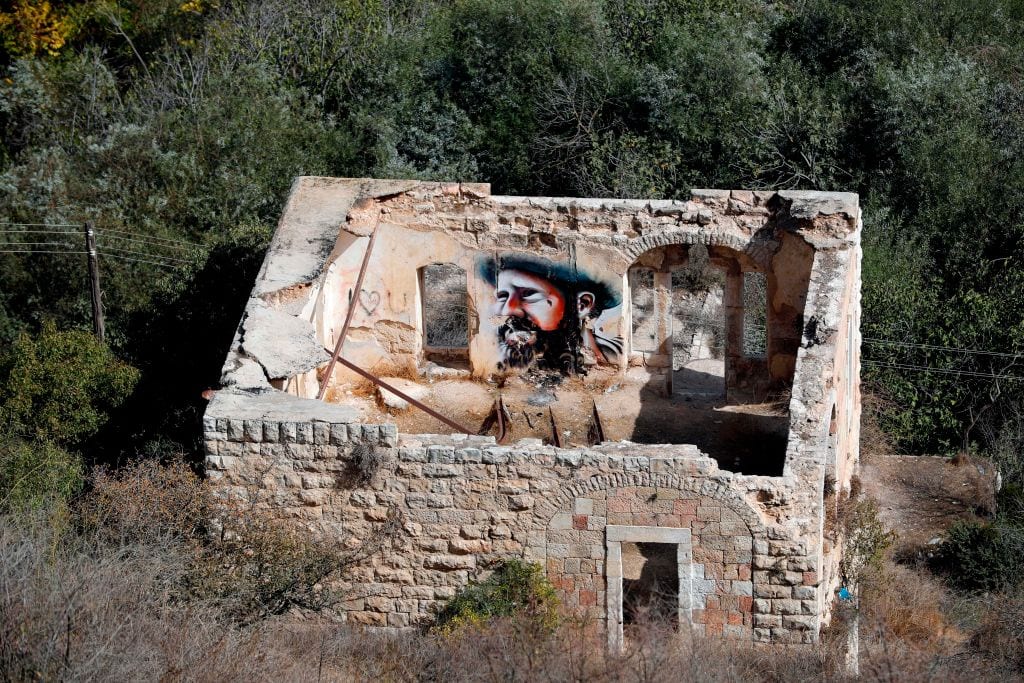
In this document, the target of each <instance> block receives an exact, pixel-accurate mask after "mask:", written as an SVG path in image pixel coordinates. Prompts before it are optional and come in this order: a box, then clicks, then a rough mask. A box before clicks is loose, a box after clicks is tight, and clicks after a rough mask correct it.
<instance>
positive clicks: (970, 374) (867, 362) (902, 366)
mask: <svg viewBox="0 0 1024 683" xmlns="http://www.w3.org/2000/svg"><path fill="white" fill-rule="evenodd" d="M861 364H862V365H867V366H868V367H874V368H886V369H889V370H913V371H917V372H937V373H941V374H946V375H957V376H962V377H980V378H984V379H1009V380H1018V381H1024V377H1019V376H1017V375H996V374H992V373H987V372H975V371H973V370H952V369H948V368H930V367H927V366H923V365H907V364H902V363H879V362H877V361H871V360H862V361H861Z"/></svg>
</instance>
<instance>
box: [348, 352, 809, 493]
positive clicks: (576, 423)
mask: <svg viewBox="0 0 1024 683" xmlns="http://www.w3.org/2000/svg"><path fill="white" fill-rule="evenodd" d="M702 363H703V364H702ZM673 381H674V387H675V391H674V393H673V395H672V396H665V394H664V380H663V379H662V378H661V376H659V375H657V374H652V373H651V372H648V371H647V370H646V369H645V368H630V369H629V370H628V371H627V372H626V373H621V372H618V371H615V370H611V369H604V368H594V369H592V370H591V371H590V372H589V373H588V374H587V375H586V377H583V378H566V377H561V376H559V375H557V374H555V373H533V374H529V375H527V376H526V377H512V378H509V379H508V380H506V381H505V382H504V383H503V384H502V385H501V386H499V385H498V383H496V382H484V381H478V380H472V379H469V378H466V377H448V378H445V377H439V378H434V379H433V381H430V379H428V378H427V377H421V378H420V379H419V380H417V384H418V385H420V386H421V387H423V388H425V389H426V390H427V391H426V394H425V396H423V398H422V399H421V400H422V402H423V403H425V404H426V405H428V406H430V407H431V408H433V409H435V410H437V411H438V412H440V413H441V414H443V415H445V416H446V417H448V418H450V419H452V420H454V421H455V422H456V423H458V424H461V425H464V426H465V427H466V429H467V430H468V431H472V432H474V433H484V434H492V435H495V436H497V434H498V429H497V425H496V424H495V420H494V417H495V415H494V413H495V404H496V402H497V400H498V398H499V396H500V397H501V400H502V402H503V403H504V406H505V409H506V425H507V436H506V439H505V442H514V441H517V440H519V439H523V438H539V439H542V440H544V441H545V442H546V443H554V439H555V435H554V432H555V428H554V427H553V424H552V423H554V425H557V432H558V439H559V441H560V442H561V443H560V445H561V446H563V447H570V446H584V445H592V444H594V443H598V442H599V441H602V440H603V441H620V440H628V441H634V442H637V443H679V444H693V445H695V446H697V447H698V448H700V449H701V450H702V451H703V452H705V453H707V454H708V455H710V456H711V457H713V458H715V459H716V460H717V461H718V462H719V466H720V467H722V468H723V469H726V470H730V471H739V472H744V473H748V474H766V475H781V474H782V465H783V460H784V458H785V449H786V435H787V432H788V428H789V417H788V415H786V414H785V413H784V412H781V411H780V410H779V409H778V407H777V406H774V405H725V401H724V392H723V388H724V383H723V380H722V377H721V361H708V362H696V363H695V364H694V365H693V367H692V368H691V367H689V366H688V367H686V368H683V369H681V370H678V371H676V372H675V373H674V379H673ZM331 397H332V398H333V400H334V401H336V402H338V403H350V404H358V405H359V406H360V407H361V408H362V409H363V410H364V411H365V413H364V414H365V419H367V420H368V421H373V420H375V419H379V420H387V421H395V422H396V423H397V424H398V430H399V432H402V433H405V434H438V433H440V434H443V433H451V432H452V431H453V430H452V429H451V428H450V427H447V426H446V425H444V424H443V423H441V422H440V421H438V420H437V419H435V418H433V417H431V416H429V415H427V414H426V413H424V412H422V411H420V410H417V409H416V408H414V407H412V408H407V409H404V410H400V411H396V410H393V409H389V408H385V407H384V406H383V404H382V403H381V402H380V400H378V399H379V397H378V392H377V391H376V390H375V388H374V387H372V386H370V385H369V384H366V385H357V386H353V387H349V388H344V387H341V388H338V389H336V390H334V391H333V392H332V393H331ZM595 413H596V415H598V416H599V422H600V428H601V431H603V436H604V438H603V439H600V438H598V420H597V419H595Z"/></svg>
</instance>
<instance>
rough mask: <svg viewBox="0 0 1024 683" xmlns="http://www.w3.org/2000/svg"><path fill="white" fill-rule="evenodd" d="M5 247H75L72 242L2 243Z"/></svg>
mask: <svg viewBox="0 0 1024 683" xmlns="http://www.w3.org/2000/svg"><path fill="white" fill-rule="evenodd" d="M0 244H2V245H3V246H5V247H31V246H36V247H73V246H74V245H73V244H71V243H70V242H0Z"/></svg>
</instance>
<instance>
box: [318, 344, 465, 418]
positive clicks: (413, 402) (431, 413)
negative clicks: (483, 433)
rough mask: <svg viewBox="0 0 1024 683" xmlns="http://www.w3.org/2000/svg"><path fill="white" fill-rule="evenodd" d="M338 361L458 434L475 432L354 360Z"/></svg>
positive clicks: (339, 357) (343, 359)
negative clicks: (360, 365)
mask: <svg viewBox="0 0 1024 683" xmlns="http://www.w3.org/2000/svg"><path fill="white" fill-rule="evenodd" d="M338 362H339V363H341V364H342V365H344V366H345V367H346V368H348V369H349V370H351V371H352V372H354V373H356V374H357V375H359V376H361V377H365V378H366V379H368V380H370V381H371V382H373V383H374V384H376V385H377V386H379V387H381V388H382V389H385V390H387V391H390V392H391V393H392V394H394V395H395V396H397V397H398V398H400V399H402V400H405V401H408V402H409V403H410V404H411V405H414V406H416V407H417V408H419V409H420V410H422V411H423V412H425V413H426V414H427V415H429V416H431V417H433V418H436V419H438V420H440V421H441V422H443V423H445V424H446V425H448V426H449V427H451V428H452V429H454V430H456V433H458V434H472V433H473V432H472V431H471V430H469V429H466V428H465V427H463V426H462V425H460V424H459V423H458V422H455V421H453V420H450V419H448V418H447V417H445V416H444V415H442V414H441V413H439V412H437V411H436V410H434V409H433V408H431V407H430V406H428V405H426V404H424V403H420V402H419V401H417V400H416V399H414V398H413V397H412V396H409V395H408V394H406V393H405V392H403V391H400V390H398V389H396V388H395V387H393V386H391V385H390V384H388V383H387V382H385V381H384V380H382V379H380V378H379V377H376V376H374V375H371V374H370V373H368V372H367V371H366V370H363V369H362V368H361V367H359V366H358V365H356V364H355V363H353V362H352V361H350V360H347V359H345V358H342V357H341V356H338Z"/></svg>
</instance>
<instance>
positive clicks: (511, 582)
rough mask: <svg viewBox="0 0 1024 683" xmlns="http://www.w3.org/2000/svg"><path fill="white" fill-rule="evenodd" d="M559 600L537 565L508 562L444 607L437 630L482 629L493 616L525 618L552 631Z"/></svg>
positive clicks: (458, 594)
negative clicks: (522, 616)
mask: <svg viewBox="0 0 1024 683" xmlns="http://www.w3.org/2000/svg"><path fill="white" fill-rule="evenodd" d="M557 609H558V597H557V596H556V595H555V589H554V587H553V586H552V585H551V583H550V582H549V581H548V579H547V577H546V576H545V575H544V569H543V567H541V566H540V565H538V564H530V563H526V562H520V561H519V560H506V561H504V562H502V563H501V564H499V565H498V567H497V568H496V569H495V570H494V572H493V573H492V574H491V575H490V576H488V577H487V578H486V579H484V580H483V581H480V582H473V583H470V584H469V585H468V586H466V587H465V588H463V589H462V590H460V591H459V592H458V593H456V594H455V596H454V597H452V599H451V600H449V601H448V602H447V604H445V606H444V607H443V608H442V609H441V612H440V613H439V614H438V617H437V625H436V628H437V629H438V630H439V631H440V632H441V633H443V634H453V633H455V632H457V631H460V630H462V629H464V628H467V627H470V628H472V627H480V626H482V625H484V624H485V623H486V622H487V621H489V620H490V619H492V618H494V617H512V616H520V615H525V616H527V617H529V618H530V620H531V621H533V622H534V623H535V624H536V625H538V626H541V627H543V628H553V627H554V626H555V625H556V624H557V622H558V615H557Z"/></svg>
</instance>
